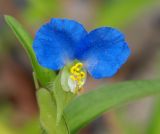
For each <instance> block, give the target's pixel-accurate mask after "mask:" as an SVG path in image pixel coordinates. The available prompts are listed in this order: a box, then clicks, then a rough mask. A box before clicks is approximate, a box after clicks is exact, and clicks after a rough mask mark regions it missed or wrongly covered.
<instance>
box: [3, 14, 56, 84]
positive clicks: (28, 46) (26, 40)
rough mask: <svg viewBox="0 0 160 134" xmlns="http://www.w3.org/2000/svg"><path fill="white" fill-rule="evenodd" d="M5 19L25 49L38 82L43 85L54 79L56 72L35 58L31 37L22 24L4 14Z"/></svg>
mask: <svg viewBox="0 0 160 134" xmlns="http://www.w3.org/2000/svg"><path fill="white" fill-rule="evenodd" d="M5 21H6V23H7V24H8V25H9V26H10V28H11V29H12V31H13V32H14V34H15V35H16V37H17V38H18V40H19V41H20V43H21V44H22V46H23V48H24V49H25V51H26V53H27V55H28V57H29V60H30V62H31V64H32V67H33V70H34V72H35V73H36V77H37V79H38V80H39V82H40V84H41V85H42V86H44V87H46V86H47V85H48V83H49V82H50V81H52V80H54V78H55V76H56V74H55V72H54V71H52V70H48V69H46V68H43V67H42V66H40V65H39V63H38V61H37V58H36V56H35V53H34V50H33V48H32V42H33V39H32V37H31V36H30V35H29V34H28V33H27V32H26V31H25V30H24V28H23V27H22V25H21V24H20V23H19V22H18V21H17V20H16V19H15V18H13V17H11V16H8V15H5Z"/></svg>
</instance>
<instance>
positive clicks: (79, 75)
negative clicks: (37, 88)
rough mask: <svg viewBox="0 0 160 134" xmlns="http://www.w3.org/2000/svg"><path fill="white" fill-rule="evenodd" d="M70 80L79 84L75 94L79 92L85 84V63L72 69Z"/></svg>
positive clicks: (79, 63)
mask: <svg viewBox="0 0 160 134" xmlns="http://www.w3.org/2000/svg"><path fill="white" fill-rule="evenodd" d="M70 73H71V75H70V78H71V79H72V80H73V81H75V82H76V83H77V87H76V89H75V92H77V91H79V89H80V88H81V87H82V86H83V84H84V79H85V77H86V73H85V72H84V70H83V63H81V62H78V63H76V64H75V65H73V66H72V67H71V68H70Z"/></svg>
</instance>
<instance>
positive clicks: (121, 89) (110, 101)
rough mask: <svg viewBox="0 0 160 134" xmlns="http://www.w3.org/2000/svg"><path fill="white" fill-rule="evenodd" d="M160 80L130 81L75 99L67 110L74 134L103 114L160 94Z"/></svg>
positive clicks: (67, 116) (105, 87)
mask: <svg viewBox="0 0 160 134" xmlns="http://www.w3.org/2000/svg"><path fill="white" fill-rule="evenodd" d="M159 81H160V80H153V81H151V80H146V81H145V80H144V81H130V82H124V83H119V84H114V85H111V86H108V85H107V86H104V87H101V88H99V89H97V90H94V91H90V92H88V93H87V94H84V95H82V96H80V97H78V98H77V99H75V100H74V101H73V102H72V103H71V104H70V105H69V106H68V107H67V109H66V110H65V114H66V118H67V120H68V126H69V128H70V129H71V132H72V133H74V132H76V131H78V130H79V129H80V128H82V127H84V126H86V125H88V123H90V122H91V121H93V120H94V119H95V118H97V117H99V116H100V115H101V114H102V113H104V112H106V111H108V110H110V109H111V108H115V107H117V106H118V105H122V104H124V103H126V102H129V101H131V100H135V99H137V98H141V97H144V96H147V95H152V94H157V93H160V82H159Z"/></svg>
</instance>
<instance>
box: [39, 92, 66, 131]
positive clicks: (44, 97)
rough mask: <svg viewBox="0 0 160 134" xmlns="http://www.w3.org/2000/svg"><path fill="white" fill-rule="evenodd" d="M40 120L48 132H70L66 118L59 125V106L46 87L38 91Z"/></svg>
mask: <svg viewBox="0 0 160 134" xmlns="http://www.w3.org/2000/svg"><path fill="white" fill-rule="evenodd" d="M37 99H38V104H39V110H40V122H41V125H42V126H43V128H44V129H45V130H46V131H47V133H48V134H69V130H68V128H67V125H66V123H65V120H64V118H62V120H61V121H60V122H59V124H58V125H57V123H56V122H57V108H56V103H55V101H54V98H52V96H51V94H50V93H49V92H48V91H47V90H46V89H40V90H38V91H37Z"/></svg>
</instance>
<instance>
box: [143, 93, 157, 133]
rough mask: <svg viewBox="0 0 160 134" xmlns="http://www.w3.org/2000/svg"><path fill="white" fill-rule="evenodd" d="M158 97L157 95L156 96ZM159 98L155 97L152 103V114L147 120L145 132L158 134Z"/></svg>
mask: <svg viewBox="0 0 160 134" xmlns="http://www.w3.org/2000/svg"><path fill="white" fill-rule="evenodd" d="M158 97H159V96H158ZM159 104H160V99H159V98H157V99H156V101H155V104H154V105H153V106H154V108H153V111H152V116H151V119H150V122H149V126H148V129H147V131H146V133H147V134H159V133H160V127H159V126H160V105H159Z"/></svg>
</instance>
